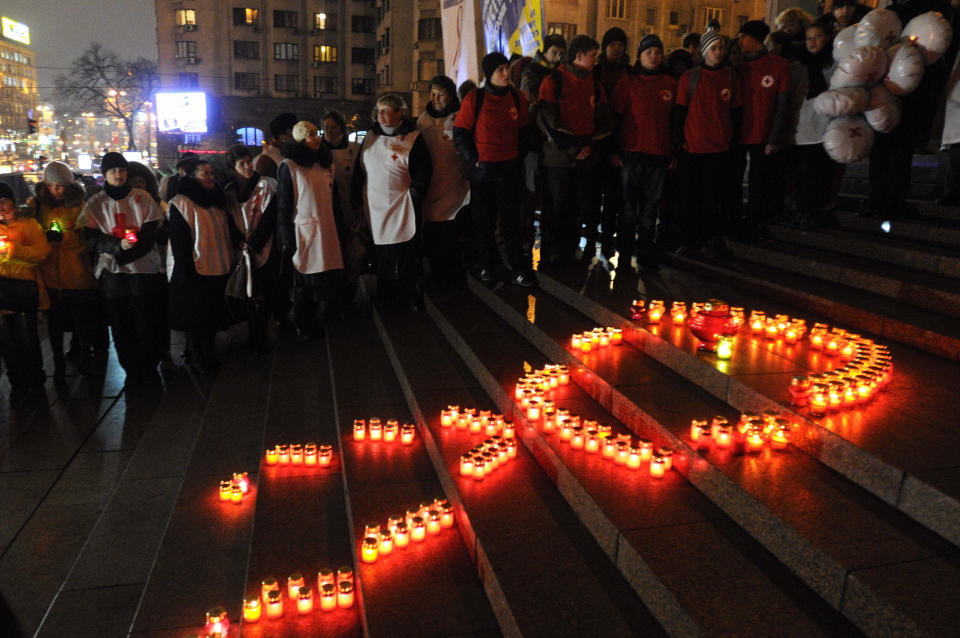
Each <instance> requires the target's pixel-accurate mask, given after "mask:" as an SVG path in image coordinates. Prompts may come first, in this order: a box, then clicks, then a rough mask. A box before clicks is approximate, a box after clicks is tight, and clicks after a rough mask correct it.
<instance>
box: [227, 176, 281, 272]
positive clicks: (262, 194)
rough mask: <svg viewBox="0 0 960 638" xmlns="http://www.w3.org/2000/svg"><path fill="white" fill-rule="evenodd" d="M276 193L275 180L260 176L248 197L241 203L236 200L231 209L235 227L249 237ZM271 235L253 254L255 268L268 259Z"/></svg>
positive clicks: (271, 242)
mask: <svg viewBox="0 0 960 638" xmlns="http://www.w3.org/2000/svg"><path fill="white" fill-rule="evenodd" d="M276 194H277V180H275V179H273V178H272V177H261V178H260V181H259V182H257V185H256V186H254V187H253V192H252V193H250V197H249V198H248V199H247V201H245V202H243V203H242V204H241V203H239V202H237V206H235V207H233V208H232V209H231V212H232V213H233V221H234V222H235V223H236V224H237V228H239V229H240V231H241V232H243V236H244V237H246V238H247V239H250V233H252V232H253V230H254V229H255V228H256V227H257V224H259V223H260V218H261V217H263V213H264V211H266V210H267V208H269V207H270V202H271V201H273V197H274V195H276ZM272 240H273V236H272V235H271V236H270V238H269V239H268V240H267V243H266V245H264V247H263V250H261V251H260V252H259V253H255V254H254V255H253V263H254V265H256V267H257V268H261V267H262V266H263V265H264V264H265V263H267V260H268V259H270V246H271V245H272V244H273V241H272Z"/></svg>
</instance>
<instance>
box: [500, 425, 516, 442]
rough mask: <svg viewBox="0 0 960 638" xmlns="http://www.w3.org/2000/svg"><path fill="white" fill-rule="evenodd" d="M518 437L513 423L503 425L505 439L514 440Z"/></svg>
mask: <svg viewBox="0 0 960 638" xmlns="http://www.w3.org/2000/svg"><path fill="white" fill-rule="evenodd" d="M516 436H517V428H516V426H514V425H513V423H504V424H503V438H505V439H512V438H514V437H516Z"/></svg>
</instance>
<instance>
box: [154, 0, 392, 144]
mask: <svg viewBox="0 0 960 638" xmlns="http://www.w3.org/2000/svg"><path fill="white" fill-rule="evenodd" d="M155 6H156V12H157V51H158V57H159V60H158V68H159V72H160V77H161V87H162V90H201V91H205V92H206V93H207V96H208V118H209V121H208V131H209V133H208V134H207V135H205V136H204V137H203V139H202V140H201V142H200V144H201V145H202V146H207V147H210V148H218V149H222V148H224V147H225V146H226V145H228V144H230V143H233V141H234V140H235V139H237V131H240V130H244V129H245V130H260V131H262V133H263V134H264V136H266V137H268V136H269V128H268V123H269V121H270V120H271V119H272V118H273V117H274V116H276V115H277V114H278V113H281V112H284V111H289V112H293V113H295V114H296V115H297V116H298V117H300V118H301V119H305V120H310V121H313V122H315V123H317V124H319V120H320V115H321V113H322V112H323V110H324V109H326V108H336V109H338V110H340V111H342V112H343V113H344V115H345V116H346V118H347V120H348V121H349V122H352V123H354V124H356V125H359V126H362V127H364V128H365V127H366V124H367V121H368V118H369V115H370V110H371V107H372V104H373V98H374V94H375V92H376V90H377V74H376V47H377V35H376V31H377V7H376V6H375V4H374V1H373V0H155ZM245 141H247V142H248V143H251V142H253V141H254V140H253V139H251V138H247V139H245Z"/></svg>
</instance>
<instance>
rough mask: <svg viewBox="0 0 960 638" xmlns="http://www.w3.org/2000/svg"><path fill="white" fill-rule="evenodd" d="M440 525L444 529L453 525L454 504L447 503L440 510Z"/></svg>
mask: <svg viewBox="0 0 960 638" xmlns="http://www.w3.org/2000/svg"><path fill="white" fill-rule="evenodd" d="M440 526H441V527H443V528H444V529H447V528H449V527H453V505H451V504H450V503H447V504H446V505H444V506H443V508H442V509H441V510H440Z"/></svg>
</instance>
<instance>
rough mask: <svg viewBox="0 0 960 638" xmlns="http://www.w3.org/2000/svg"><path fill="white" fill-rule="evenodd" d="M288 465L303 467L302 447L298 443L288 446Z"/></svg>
mask: <svg viewBox="0 0 960 638" xmlns="http://www.w3.org/2000/svg"><path fill="white" fill-rule="evenodd" d="M290 463H292V464H293V465H303V446H302V445H301V444H299V443H293V444H291V445H290Z"/></svg>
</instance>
